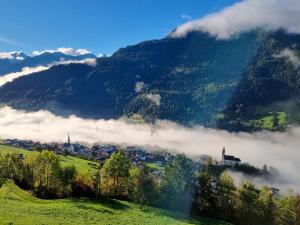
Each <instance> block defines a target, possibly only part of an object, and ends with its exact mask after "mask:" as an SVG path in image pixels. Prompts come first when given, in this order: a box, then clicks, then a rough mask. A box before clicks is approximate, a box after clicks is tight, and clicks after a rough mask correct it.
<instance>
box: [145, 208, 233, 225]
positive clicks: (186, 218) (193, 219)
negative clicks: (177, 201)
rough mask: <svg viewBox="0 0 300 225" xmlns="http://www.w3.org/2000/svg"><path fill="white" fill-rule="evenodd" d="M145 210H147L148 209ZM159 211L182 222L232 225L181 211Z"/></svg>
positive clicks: (204, 224) (203, 224)
mask: <svg viewBox="0 0 300 225" xmlns="http://www.w3.org/2000/svg"><path fill="white" fill-rule="evenodd" d="M144 210H145V211H147V209H144ZM158 213H159V214H160V215H161V216H166V217H170V218H173V219H176V220H178V221H180V222H184V223H190V224H195V225H230V224H229V223H225V222H222V221H218V220H214V219H210V218H206V217H200V216H193V215H191V214H189V213H179V212H174V211H168V210H164V209H161V210H160V211H159V212H158Z"/></svg>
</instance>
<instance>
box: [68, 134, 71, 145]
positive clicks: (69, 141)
mask: <svg viewBox="0 0 300 225" xmlns="http://www.w3.org/2000/svg"><path fill="white" fill-rule="evenodd" d="M68 143H69V144H71V139H70V134H69V133H68Z"/></svg>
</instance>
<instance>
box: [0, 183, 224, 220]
mask: <svg viewBox="0 0 300 225" xmlns="http://www.w3.org/2000/svg"><path fill="white" fill-rule="evenodd" d="M0 207H1V210H0V221H1V225H6V224H13V225H40V224H47V225H56V224H61V225H68V224H70V225H71V224H72V225H73V224H78V225H80V224H84V225H88V224H93V225H94V224H174V225H175V224H178V225H180V224H182V225H183V224H199V225H210V224H211V225H219V224H220V225H222V224H224V225H225V224H226V223H222V222H218V221H213V220H209V219H204V218H197V217H196V218H184V217H180V216H176V215H175V214H173V213H170V212H168V211H164V210H160V209H156V208H151V207H145V208H144V209H141V207H140V206H139V205H137V204H134V203H129V202H125V201H118V200H101V201H92V200H89V199H84V198H81V199H63V200H41V199H37V198H35V197H33V196H32V195H31V194H29V193H27V192H25V191H23V190H21V189H20V188H18V187H17V186H16V185H14V184H13V183H12V182H9V181H7V182H6V183H4V184H3V185H2V187H1V188H0Z"/></svg>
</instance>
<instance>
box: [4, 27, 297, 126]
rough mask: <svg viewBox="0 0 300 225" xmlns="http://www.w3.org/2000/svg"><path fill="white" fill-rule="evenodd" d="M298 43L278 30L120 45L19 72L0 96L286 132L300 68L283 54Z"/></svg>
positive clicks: (98, 112)
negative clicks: (90, 60) (90, 59)
mask: <svg viewBox="0 0 300 225" xmlns="http://www.w3.org/2000/svg"><path fill="white" fill-rule="evenodd" d="M299 44H300V36H299V35H291V34H286V33H284V32H281V31H278V32H275V33H265V32H260V31H255V32H249V33H244V34H242V35H240V36H238V37H236V38H233V39H230V40H217V39H215V38H213V37H210V36H209V35H207V34H205V33H202V32H191V33H189V34H188V35H187V36H186V37H183V38H172V37H170V36H167V37H165V38H163V39H160V40H152V41H146V42H142V43H139V44H137V45H134V46H128V47H126V48H121V49H119V50H118V51H117V52H116V53H114V54H113V55H112V56H111V57H103V58H100V59H98V63H97V66H96V67H95V68H92V67H89V66H83V65H81V66H78V65H73V64H71V65H64V66H57V67H53V68H52V69H50V70H48V71H44V72H40V73H36V74H32V75H29V76H26V77H21V78H19V79H16V80H14V81H13V82H11V83H7V84H6V85H4V86H2V87H1V88H0V102H2V103H4V104H9V105H11V106H13V107H15V108H19V109H26V110H39V109H48V110H51V111H53V112H55V113H57V114H63V115H68V114H76V115H79V116H82V117H85V118H105V119H109V118H119V117H121V116H128V117H131V116H132V117H135V116H136V115H140V116H142V117H143V118H144V119H145V120H146V121H154V120H155V119H168V120H172V121H176V122H178V123H181V124H185V125H195V124H202V125H204V126H207V127H218V128H222V129H228V130H232V131H239V130H245V131H253V130H259V129H269V130H284V129H286V127H287V126H288V125H289V124H295V123H299V121H300V118H299V117H300V116H299V113H298V110H299V107H300V106H299V100H298V99H300V98H299V97H300V91H299V90H300V72H299V67H298V66H297V65H295V62H293V61H291V60H290V59H291V58H289V56H288V55H287V54H282V52H284V51H285V52H287V51H289V52H290V53H291V54H294V55H293V56H294V57H293V59H297V56H298V55H299V53H300V45H299ZM79 67H80V68H79ZM65 74H66V75H65ZM58 78H59V79H58Z"/></svg>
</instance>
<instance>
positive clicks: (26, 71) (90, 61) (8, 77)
mask: <svg viewBox="0 0 300 225" xmlns="http://www.w3.org/2000/svg"><path fill="white" fill-rule="evenodd" d="M71 63H79V64H87V65H90V66H96V63H97V59H94V58H87V59H81V60H67V61H60V62H54V63H50V64H48V65H46V66H35V67H24V68H22V70H21V71H19V72H14V73H8V74H4V75H3V76H0V86H2V85H4V84H6V83H8V82H11V81H13V80H14V79H17V78H19V77H23V76H27V75H31V74H33V73H38V72H42V71H45V70H48V69H50V68H51V67H52V66H57V65H67V64H71Z"/></svg>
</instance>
